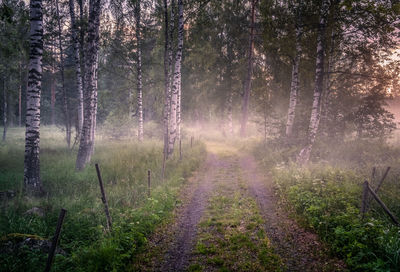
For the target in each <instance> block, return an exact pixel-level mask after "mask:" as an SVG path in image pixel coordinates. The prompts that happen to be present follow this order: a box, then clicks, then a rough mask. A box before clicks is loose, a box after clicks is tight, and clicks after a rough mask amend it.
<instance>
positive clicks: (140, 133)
mask: <svg viewBox="0 0 400 272" xmlns="http://www.w3.org/2000/svg"><path fill="white" fill-rule="evenodd" d="M140 12H141V9H140V0H138V1H137V2H136V6H135V17H136V42H137V59H136V76H137V78H136V80H137V103H138V139H139V141H143V84H142V47H141V26H140V24H141V22H140Z"/></svg>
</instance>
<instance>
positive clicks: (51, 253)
mask: <svg viewBox="0 0 400 272" xmlns="http://www.w3.org/2000/svg"><path fill="white" fill-rule="evenodd" d="M66 213H67V210H65V209H61V211H60V215H59V216H58V221H57V228H56V233H55V234H54V237H53V240H52V241H51V248H50V251H49V257H48V258H47V263H46V268H45V269H44V272H49V271H50V268H51V264H52V263H53V258H54V254H55V252H56V248H57V243H58V240H59V238H60V233H61V227H62V224H63V222H64V218H65V214H66Z"/></svg>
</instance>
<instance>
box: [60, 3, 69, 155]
mask: <svg viewBox="0 0 400 272" xmlns="http://www.w3.org/2000/svg"><path fill="white" fill-rule="evenodd" d="M56 14H57V26H58V49H59V51H60V74H61V92H62V95H63V110H64V119H65V120H64V121H65V134H66V140H67V145H68V148H69V147H70V146H71V121H70V115H69V109H68V96H67V91H66V89H65V73H64V67H65V66H64V49H63V46H62V29H61V18H60V7H59V3H58V0H56Z"/></svg>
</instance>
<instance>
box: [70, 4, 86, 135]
mask: <svg viewBox="0 0 400 272" xmlns="http://www.w3.org/2000/svg"><path fill="white" fill-rule="evenodd" d="M69 12H70V16H71V36H72V43H73V50H74V51H73V54H74V60H75V76H76V88H77V90H78V130H79V131H77V135H79V134H80V133H81V131H82V126H83V87H82V73H81V60H80V49H79V39H78V33H77V32H78V28H77V24H76V18H75V5H74V0H69Z"/></svg>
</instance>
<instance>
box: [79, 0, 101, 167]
mask: <svg viewBox="0 0 400 272" xmlns="http://www.w3.org/2000/svg"><path fill="white" fill-rule="evenodd" d="M100 12H101V4H100V0H90V1H89V22H88V31H87V41H86V43H85V48H86V50H85V51H86V52H85V84H84V85H85V88H86V90H85V92H84V104H85V105H84V120H83V127H82V133H81V139H80V143H79V150H78V156H77V159H76V169H77V170H81V169H83V168H84V167H85V165H86V164H87V163H88V162H90V160H91V156H92V154H93V150H94V131H95V127H96V118H95V117H96V116H95V115H96V112H97V109H96V107H97V82H96V80H97V76H96V73H97V57H98V49H99V25H100Z"/></svg>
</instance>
